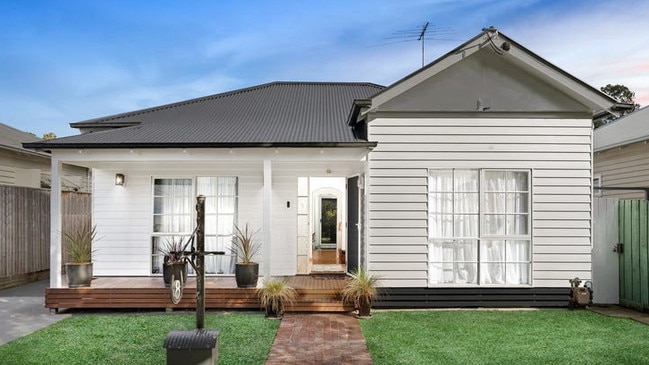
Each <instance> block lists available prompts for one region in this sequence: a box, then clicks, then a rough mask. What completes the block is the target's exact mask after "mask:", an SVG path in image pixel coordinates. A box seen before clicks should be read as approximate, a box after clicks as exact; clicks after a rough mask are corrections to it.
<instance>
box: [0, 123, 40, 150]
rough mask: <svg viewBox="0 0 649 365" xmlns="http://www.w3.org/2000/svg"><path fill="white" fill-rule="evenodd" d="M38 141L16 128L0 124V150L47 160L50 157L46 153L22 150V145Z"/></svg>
mask: <svg viewBox="0 0 649 365" xmlns="http://www.w3.org/2000/svg"><path fill="white" fill-rule="evenodd" d="M38 141H41V139H40V138H38V137H36V136H35V135H33V134H29V133H27V132H23V131H20V130H18V129H16V128H13V127H10V126H8V125H6V124H2V123H0V149H5V150H9V151H12V152H18V153H24V154H28V155H32V156H39V157H42V158H49V157H50V156H49V155H48V154H46V153H42V152H35V151H34V150H30V149H27V148H23V143H31V142H38Z"/></svg>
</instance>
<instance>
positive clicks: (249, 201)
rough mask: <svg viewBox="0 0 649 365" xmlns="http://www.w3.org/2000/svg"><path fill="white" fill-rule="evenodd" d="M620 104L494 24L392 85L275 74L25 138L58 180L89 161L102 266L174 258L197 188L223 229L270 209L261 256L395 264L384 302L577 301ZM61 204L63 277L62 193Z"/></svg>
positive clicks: (304, 267)
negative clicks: (330, 248) (334, 252)
mask: <svg viewBox="0 0 649 365" xmlns="http://www.w3.org/2000/svg"><path fill="white" fill-rule="evenodd" d="M615 108H616V102H615V101H614V100H612V99H611V98H609V97H608V96H606V95H604V94H602V93H601V92H599V91H598V90H596V89H594V88H592V87H591V86H589V85H587V84H585V83H584V82H582V81H580V80H578V79H576V78H575V77H573V76H571V75H570V74H568V73H566V72H564V71H562V70H560V69H558V68H557V67H555V66H553V65H552V64H550V63H549V62H547V61H545V60H544V59H542V58H541V57H539V56H537V55H536V54H534V53H532V52H531V51H529V50H527V49H526V48H524V47H523V46H521V45H520V44H518V43H517V42H515V41H513V40H512V39H510V38H509V37H507V36H505V35H503V34H502V33H500V32H498V31H497V30H495V29H493V28H489V29H485V30H484V31H483V32H481V33H480V34H478V35H477V36H475V37H474V38H472V39H470V40H468V41H467V42H466V43H464V44H462V45H460V46H459V47H457V48H455V49H453V50H452V51H450V52H449V53H447V54H446V55H444V56H442V57H441V58H439V59H437V60H435V61H433V62H432V63H430V64H428V65H427V66H425V67H423V68H422V69H420V70H417V71H416V72H414V73H412V74H410V75H408V76H406V77H404V78H403V79H401V80H399V81H397V82H395V83H394V84H392V85H390V86H388V87H383V86H379V85H375V84H371V83H342V82H272V83H268V84H263V85H259V86H254V87H250V88H245V89H240V90H234V91H231V92H225V93H222V94H216V95H211V96H207V97H202V98H198V99H193V100H187V101H182V102H178V103H173V104H169V105H163V106H160V107H154V108H149V109H144V110H137V111H133V112H127V113H123V114H117V115H111V116H108V117H102V118H96V119H92V120H87V121H83V122H78V123H73V124H72V126H73V127H76V128H78V129H79V130H80V131H81V133H80V134H79V135H75V136H70V137H64V138H58V139H55V140H50V141H39V142H32V143H28V144H26V145H25V146H26V147H30V148H34V149H38V150H48V151H51V153H52V189H53V191H55V190H60V186H61V184H60V172H61V166H62V164H71V165H78V166H84V167H88V168H91V169H92V177H93V181H92V196H93V204H92V216H93V223H94V224H96V225H97V229H98V236H101V237H102V239H101V240H100V241H98V242H97V244H96V249H97V250H96V253H95V256H94V263H95V275H96V276H98V277H103V276H106V277H110V276H119V277H141V276H145V277H146V276H156V275H160V271H161V270H160V267H161V265H162V263H161V261H162V259H161V257H160V253H159V252H158V250H157V247H159V246H160V245H162V244H163V243H164V242H165V240H166V239H169V238H170V237H172V236H177V235H188V234H190V233H191V232H192V230H193V228H194V223H193V222H194V214H195V212H194V209H193V208H194V202H195V197H196V196H197V195H199V194H200V195H204V196H206V201H207V203H206V204H207V208H206V238H205V241H206V246H207V248H208V249H216V250H227V247H228V245H229V244H230V241H231V238H232V237H231V235H232V231H233V226H234V225H235V224H238V225H239V226H243V225H245V224H249V225H250V226H251V227H255V228H260V229H261V232H260V236H259V238H260V239H261V240H262V242H263V249H262V251H261V253H260V254H259V257H258V261H259V262H260V265H261V268H260V272H261V273H262V274H263V275H265V276H279V275H287V276H294V275H309V274H312V273H313V272H314V270H313V268H314V266H315V265H314V264H313V257H312V254H313V247H314V246H316V245H319V244H325V243H329V244H331V243H332V242H335V244H336V246H335V247H336V248H337V249H339V250H340V252H341V253H342V252H344V254H345V257H346V261H345V262H346V264H345V265H346V266H345V270H346V271H348V272H350V271H352V270H354V269H356V268H358V267H365V268H367V269H368V270H370V271H372V272H375V273H378V274H379V275H380V276H381V278H382V285H383V286H384V287H385V288H387V289H388V290H385V291H384V297H383V300H382V301H381V302H380V303H378V305H379V306H381V305H382V306H386V307H388V306H445V305H453V306H507V305H533V306H544V305H565V304H566V303H567V297H566V296H567V295H568V291H567V289H566V288H568V287H569V282H568V279H571V278H574V277H579V278H581V279H582V280H588V279H590V278H591V239H592V237H591V235H592V233H591V232H592V227H591V196H592V180H591V176H592V155H591V151H592V127H591V125H592V121H593V119H594V118H600V117H603V116H606V115H608V114H609V113H611V112H614V109H615ZM116 176H118V177H120V179H121V178H123V184H122V185H117V184H116V181H115V180H116ZM327 199H329V200H328V201H329V203H331V202H332V201H335V204H334V206H335V207H336V209H331V208H329V210H328V211H329V212H335V213H334V214H335V216H336V225H335V234H330V233H329V234H327V236H328V237H327V240H326V241H327V242H325V239H324V237H325V233H324V231H325V229H324V228H323V227H322V226H321V222H322V220H323V219H321V217H322V216H321V213H322V212H323V211H324V210H325V208H324V206H325V202H326V201H327ZM51 209H52V224H51V230H52V237H53V238H52V242H51V245H52V247H51V252H52V255H51V273H52V275H51V283H50V286H51V287H52V288H61V287H62V286H63V285H62V282H61V271H60V269H59V268H60V267H61V260H62V259H61V254H60V253H61V242H60V229H61V215H60V211H61V202H60V201H59V199H57V195H56V194H52V204H51ZM333 236H335V238H333ZM234 259H235V258H234V257H231V256H229V255H225V256H220V257H213V258H210V259H209V260H208V263H207V264H206V265H207V273H208V275H210V276H228V275H232V272H233V271H232V267H233V261H234Z"/></svg>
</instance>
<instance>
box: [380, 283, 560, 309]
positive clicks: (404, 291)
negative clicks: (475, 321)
mask: <svg viewBox="0 0 649 365" xmlns="http://www.w3.org/2000/svg"><path fill="white" fill-rule="evenodd" d="M569 297H570V288H478V287H475V288H382V289H381V293H380V294H379V296H378V298H377V301H376V302H375V304H374V307H375V308H528V307H567V306H568V298H569Z"/></svg>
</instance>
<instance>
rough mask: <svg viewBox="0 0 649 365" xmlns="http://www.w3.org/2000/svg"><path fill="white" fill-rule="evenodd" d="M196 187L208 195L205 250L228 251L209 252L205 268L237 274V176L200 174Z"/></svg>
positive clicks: (206, 197) (207, 271) (222, 272)
mask: <svg viewBox="0 0 649 365" xmlns="http://www.w3.org/2000/svg"><path fill="white" fill-rule="evenodd" d="M196 190H197V193H198V194H199V195H205V250H206V251H224V252H225V255H209V256H206V259H205V272H206V273H207V274H233V273H234V266H235V263H236V257H234V256H233V255H232V252H231V251H230V247H231V244H232V232H233V230H234V223H235V219H236V211H237V178H236V177H198V178H197V179H196Z"/></svg>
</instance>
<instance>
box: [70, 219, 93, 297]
mask: <svg viewBox="0 0 649 365" xmlns="http://www.w3.org/2000/svg"><path fill="white" fill-rule="evenodd" d="M64 236H65V238H66V240H67V251H68V256H69V258H70V261H69V262H66V264H65V273H66V277H67V280H68V287H70V288H77V287H83V286H90V282H91V281H92V254H93V252H94V251H93V249H92V245H93V242H94V240H95V237H96V236H97V226H91V225H90V224H83V225H81V226H80V227H79V228H78V229H77V230H76V231H74V232H71V233H64Z"/></svg>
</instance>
